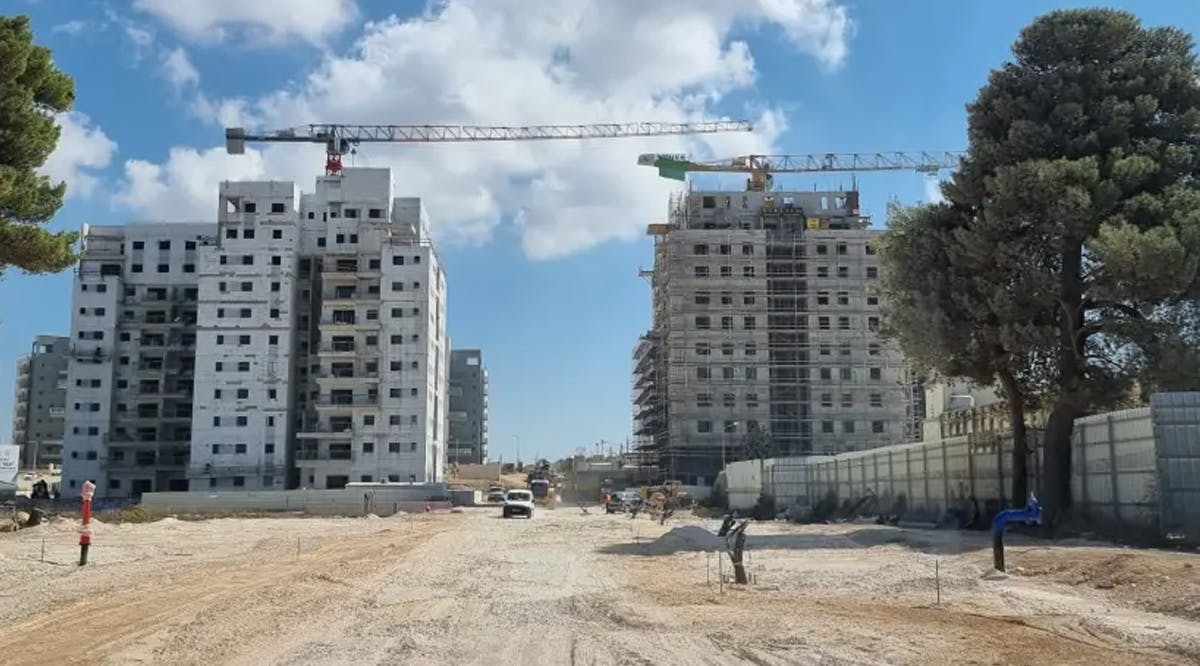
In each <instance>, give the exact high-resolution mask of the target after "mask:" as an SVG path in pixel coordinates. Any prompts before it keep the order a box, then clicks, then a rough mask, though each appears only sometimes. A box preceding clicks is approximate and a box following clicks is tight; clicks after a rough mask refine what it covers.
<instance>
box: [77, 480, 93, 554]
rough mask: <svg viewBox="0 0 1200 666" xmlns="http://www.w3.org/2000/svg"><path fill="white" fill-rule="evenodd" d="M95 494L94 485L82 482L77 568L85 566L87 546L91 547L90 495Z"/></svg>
mask: <svg viewBox="0 0 1200 666" xmlns="http://www.w3.org/2000/svg"><path fill="white" fill-rule="evenodd" d="M95 493H96V484H94V483H92V482H91V481H84V482H83V490H82V491H81V492H80V495H82V496H83V522H82V525H80V528H79V566H83V565H85V564H87V553H88V546H91V545H92V528H91V523H92V495H94V494H95Z"/></svg>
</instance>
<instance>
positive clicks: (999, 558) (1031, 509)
mask: <svg viewBox="0 0 1200 666" xmlns="http://www.w3.org/2000/svg"><path fill="white" fill-rule="evenodd" d="M1009 523H1025V524H1026V525H1041V524H1042V505H1041V504H1040V503H1039V502H1038V501H1037V497H1035V496H1034V494H1033V493H1029V504H1027V505H1026V506H1025V508H1024V509H1006V510H1004V511H1001V512H1000V513H997V514H996V517H995V518H993V519H992V564H993V565H994V566H995V567H996V571H1004V526H1005V525H1008V524H1009Z"/></svg>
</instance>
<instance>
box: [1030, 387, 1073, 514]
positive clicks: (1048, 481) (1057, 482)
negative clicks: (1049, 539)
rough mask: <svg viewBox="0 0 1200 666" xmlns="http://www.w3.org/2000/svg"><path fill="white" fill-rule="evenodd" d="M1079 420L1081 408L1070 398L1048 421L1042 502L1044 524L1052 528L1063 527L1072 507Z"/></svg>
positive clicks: (1060, 402)
mask: <svg viewBox="0 0 1200 666" xmlns="http://www.w3.org/2000/svg"><path fill="white" fill-rule="evenodd" d="M1078 417H1079V410H1078V408H1076V407H1075V405H1074V403H1073V402H1072V401H1071V400H1070V398H1069V397H1067V399H1062V398H1060V399H1059V400H1058V401H1057V402H1055V403H1054V409H1053V410H1051V412H1050V418H1049V419H1047V421H1046V434H1045V440H1044V442H1043V445H1042V489H1041V497H1040V498H1039V499H1040V500H1041V502H1042V506H1043V507H1044V512H1043V520H1044V522H1045V523H1046V524H1047V525H1049V526H1055V525H1058V524H1060V523H1061V522H1062V520H1063V518H1064V517H1065V516H1066V512H1067V508H1068V507H1069V506H1070V504H1071V433H1072V431H1073V430H1074V429H1075V419H1076V418H1078Z"/></svg>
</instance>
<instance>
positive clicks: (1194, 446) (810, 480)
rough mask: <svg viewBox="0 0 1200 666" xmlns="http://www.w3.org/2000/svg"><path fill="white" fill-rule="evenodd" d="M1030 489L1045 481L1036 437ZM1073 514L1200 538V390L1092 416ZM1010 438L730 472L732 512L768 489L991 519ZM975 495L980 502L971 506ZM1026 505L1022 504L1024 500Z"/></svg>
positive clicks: (795, 502)
mask: <svg viewBox="0 0 1200 666" xmlns="http://www.w3.org/2000/svg"><path fill="white" fill-rule="evenodd" d="M1031 439H1032V440H1033V441H1031V446H1032V447H1033V451H1034V455H1031V456H1030V460H1029V469H1028V472H1029V488H1030V489H1031V490H1035V491H1036V489H1037V488H1038V486H1039V480H1040V478H1041V469H1042V465H1041V448H1040V445H1039V439H1040V438H1039V437H1038V436H1037V434H1036V433H1031ZM1072 446H1073V449H1072V484H1071V495H1072V502H1073V505H1074V508H1073V516H1074V518H1075V519H1077V520H1078V521H1080V523H1081V524H1082V525H1087V526H1094V527H1096V528H1100V529H1104V530H1107V531H1122V532H1125V533H1139V532H1140V533H1144V534H1153V535H1157V536H1162V537H1166V536H1172V537H1180V538H1186V539H1197V540H1200V512H1198V511H1196V507H1197V506H1200V393H1173V394H1158V395H1155V396H1153V398H1152V400H1151V404H1150V406H1149V407H1143V408H1137V409H1128V410H1122V411H1115V412H1108V413H1104V414H1098V415H1095V416H1088V417H1085V418H1082V419H1079V420H1077V421H1076V422H1075V432H1074V436H1073V442H1072ZM1011 451H1012V442H1011V440H1008V439H1004V438H1001V437H996V436H990V435H989V436H984V435H979V436H967V437H955V438H950V439H945V440H939V441H932V442H920V443H916V444H904V445H898V446H889V447H884V448H880V449H874V450H870V451H856V452H852V453H845V454H841V455H836V456H812V457H807V458H803V457H796V458H775V459H770V460H766V461H762V463H761V469H762V470H763V472H762V473H760V462H759V461H757V460H751V461H742V462H737V463H733V464H731V465H729V466H727V467H726V482H727V487H728V492H729V503H730V507H731V508H734V509H741V510H745V509H749V508H751V507H752V506H754V503H755V502H757V501H758V496H759V494H760V493H761V492H762V489H763V488H764V487H765V488H766V489H767V491H768V492H770V493H772V494H773V495H774V496H775V500H776V503H777V505H778V506H780V507H791V506H796V507H800V508H807V507H810V506H811V505H812V504H813V503H814V502H817V501H819V500H820V499H822V498H824V497H825V496H826V495H828V494H829V493H833V494H834V495H835V496H836V497H837V499H838V502H839V504H841V503H845V502H851V503H853V502H856V501H858V500H859V499H862V498H864V497H867V496H868V495H870V494H872V493H873V494H874V495H875V498H876V499H875V501H874V507H873V508H872V509H871V510H874V511H878V512H881V513H892V512H900V511H901V509H903V511H902V512H903V514H904V515H905V517H906V518H907V519H909V520H929V521H933V520H937V519H939V518H940V517H942V516H944V515H945V513H946V511H947V510H949V509H963V510H964V511H967V512H970V511H973V510H976V509H977V510H978V511H980V512H984V513H987V514H990V513H992V512H994V511H996V510H998V509H999V508H1001V507H1002V506H1005V505H1011V504H1013V503H1014V502H1012V498H1011V497H1009V496H1008V495H1009V489H1010V487H1011V480H1012V469H1011ZM972 498H973V501H974V506H972ZM1018 503H1019V502H1018Z"/></svg>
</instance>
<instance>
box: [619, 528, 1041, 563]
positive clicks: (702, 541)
mask: <svg viewBox="0 0 1200 666" xmlns="http://www.w3.org/2000/svg"><path fill="white" fill-rule="evenodd" d="M754 527H755V524H754V523H751V524H750V526H749V528H748V529H747V531H746V548H748V549H751V550H818V549H827V548H836V549H854V548H871V547H874V546H887V545H892V544H895V545H898V546H903V547H906V548H909V549H911V550H915V551H919V552H922V553H929V554H937V555H957V554H959V553H965V552H970V551H976V550H982V549H987V548H990V547H991V541H990V537H989V536H988V535H987V533H978V532H959V531H952V530H921V529H912V528H903V527H901V528H897V527H884V526H879V527H874V526H872V527H863V528H860V529H856V530H853V531H850V532H846V533H844V534H754ZM1012 540H1013V541H1014V542H1017V541H1021V542H1025V541H1027V540H1025V539H1020V538H1019V537H1017V536H1016V535H1013V538H1012ZM1029 543H1033V541H1031V540H1030V541H1029ZM1014 545H1016V543H1014ZM724 548H725V539H724V538H721V537H717V536H716V535H715V534H713V533H712V532H711V531H708V530H705V529H704V528H702V527H699V526H696V525H686V526H683V527H677V528H675V529H673V530H671V531H670V532H667V533H666V534H663V535H662V536H660V537H659V538H657V539H655V540H653V541H643V542H639V543H618V544H612V545H609V546H604V547H601V548H599V549H597V552H600V553H606V554H610V555H647V556H657V555H672V554H674V553H686V552H703V551H712V550H723V549H724Z"/></svg>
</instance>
